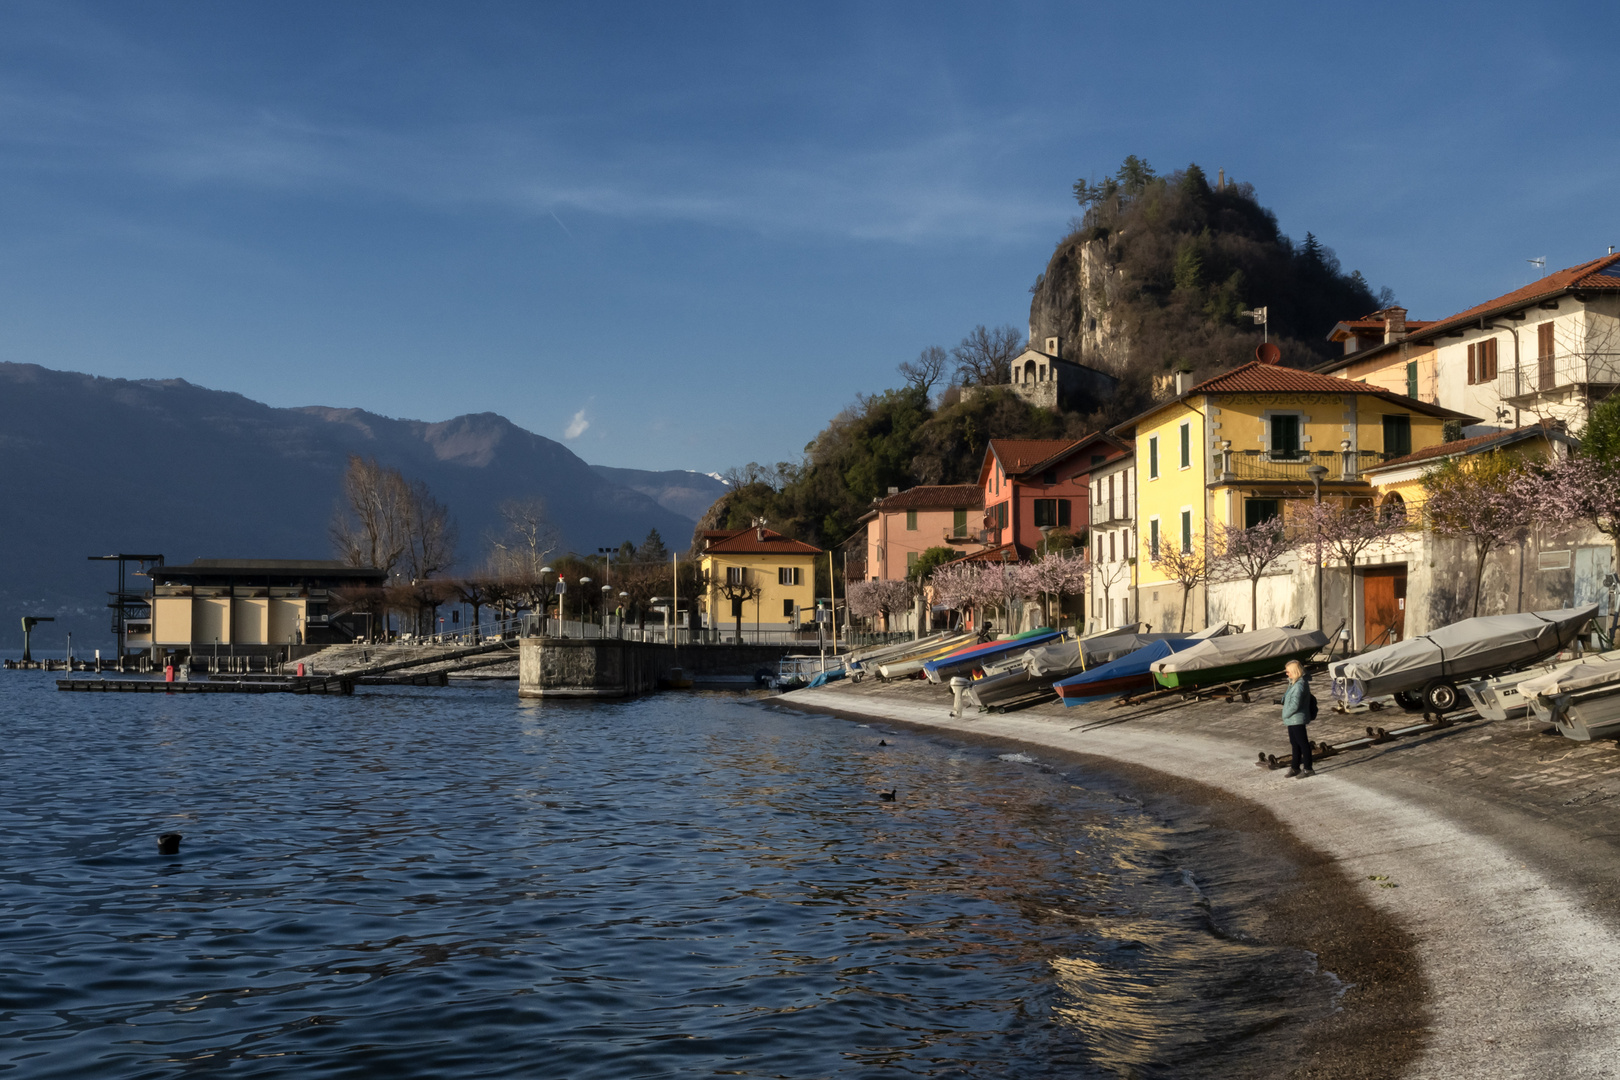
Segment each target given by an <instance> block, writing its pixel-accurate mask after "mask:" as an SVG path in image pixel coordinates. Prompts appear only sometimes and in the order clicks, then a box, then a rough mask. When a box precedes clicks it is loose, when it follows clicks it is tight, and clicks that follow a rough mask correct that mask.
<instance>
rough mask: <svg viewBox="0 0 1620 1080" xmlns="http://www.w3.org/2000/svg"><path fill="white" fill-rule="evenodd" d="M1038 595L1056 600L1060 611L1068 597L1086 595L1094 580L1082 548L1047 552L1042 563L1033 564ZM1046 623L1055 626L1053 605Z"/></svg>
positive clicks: (1089, 563)
mask: <svg viewBox="0 0 1620 1080" xmlns="http://www.w3.org/2000/svg"><path fill="white" fill-rule="evenodd" d="M1030 571H1031V576H1032V578H1033V581H1034V585H1035V590H1036V592H1037V593H1038V594H1039V595H1041V596H1042V597H1056V598H1057V606H1058V610H1059V611H1061V610H1062V609H1063V598H1064V597H1065V596H1083V595H1085V591H1086V583H1087V581H1089V580H1090V578H1091V559H1090V558H1088V557H1087V556H1086V554H1085V552H1084V551H1083V550H1081V549H1079V548H1072V549H1070V550H1067V551H1052V552H1048V554H1047V555H1046V557H1045V558H1043V559H1041V561H1040V562H1037V563H1031V564H1030ZM1046 624H1047V625H1048V626H1052V625H1054V622H1053V618H1052V609H1051V606H1050V604H1048V605H1047V608H1046Z"/></svg>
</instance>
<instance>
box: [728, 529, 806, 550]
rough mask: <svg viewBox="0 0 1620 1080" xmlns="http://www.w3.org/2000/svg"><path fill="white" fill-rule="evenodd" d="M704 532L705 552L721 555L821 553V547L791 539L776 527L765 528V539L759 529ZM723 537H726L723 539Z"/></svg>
mask: <svg viewBox="0 0 1620 1080" xmlns="http://www.w3.org/2000/svg"><path fill="white" fill-rule="evenodd" d="M727 531H729V532H730V535H729V536H725V535H724V532H721V531H718V530H717V531H715V532H707V533H705V534H704V537H705V539H707V540H708V543H707V544H706V545H705V546H704V548H703V554H705V555H709V554H719V555H820V554H821V549H820V548H818V547H815V546H814V545H811V544H806V543H805V542H804V541H802V540H793V539H789V538H788V537H786V536H783V535H782V534H781V533H779V532H777V531H776V530H774V529H766V530H765V539H763V540H761V539H760V538H759V531H758V530H757V529H733V530H727ZM722 537H724V538H723V539H722Z"/></svg>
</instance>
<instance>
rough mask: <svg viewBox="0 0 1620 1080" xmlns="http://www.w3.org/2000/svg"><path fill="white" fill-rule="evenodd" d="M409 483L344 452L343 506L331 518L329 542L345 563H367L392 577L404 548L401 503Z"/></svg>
mask: <svg viewBox="0 0 1620 1080" xmlns="http://www.w3.org/2000/svg"><path fill="white" fill-rule="evenodd" d="M409 500H410V485H408V484H407V483H406V482H405V478H404V477H403V476H401V475H400V473H399V470H398V469H389V468H385V467H383V466H382V465H379V464H377V461H376V459H375V458H362V457H361V456H360V455H359V454H350V455H349V467H348V468H347V469H346V470H345V471H344V473H343V504H342V506H341V507H340V508H339V510H338V511H337V513H336V515H334V517H333V519H332V526H331V533H332V542H333V543H334V544H336V545H337V549H338V553H339V554H340V555H341V556H342V558H343V561H344V562H346V563H348V564H349V565H350V566H370V567H375V568H376V569H378V570H382V571H385V572H387V573H388V574H390V575H392V574H393V572H394V568H395V567H396V566H397V565H398V563H399V561H400V559H401V558H402V557H403V556H404V554H405V552H406V549H407V548H408V547H409V546H410V539H409V533H408V530H407V526H406V517H407V509H406V504H407V503H408V502H409Z"/></svg>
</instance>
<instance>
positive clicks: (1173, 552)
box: [1153, 536, 1209, 630]
mask: <svg viewBox="0 0 1620 1080" xmlns="http://www.w3.org/2000/svg"><path fill="white" fill-rule="evenodd" d="M1153 565H1154V566H1155V567H1156V568H1157V569H1158V571H1159V572H1160V573H1161V574H1163V575H1165V576H1166V577H1168V578H1169V579H1170V580H1171V581H1174V582H1175V583H1176V584H1177V585H1180V586H1181V623H1180V629H1182V630H1186V629H1187V602H1188V600H1189V599H1190V598H1191V597H1192V592H1193V590H1194V589H1196V588H1198V586H1199V583H1200V582H1203V581H1206V580H1208V578H1209V553H1208V552H1207V551H1205V550H1204V546H1203V544H1202V543H1201V542H1200V539H1199V537H1197V536H1194V537H1193V538H1192V543H1191V545H1189V546H1188V548H1187V550H1186V551H1183V550H1182V549H1181V547H1180V545H1177V544H1172V543H1161V544H1160V545H1159V554H1158V557H1157V558H1155V559H1154V560H1153Z"/></svg>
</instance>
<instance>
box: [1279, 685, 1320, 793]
mask: <svg viewBox="0 0 1620 1080" xmlns="http://www.w3.org/2000/svg"><path fill="white" fill-rule="evenodd" d="M1284 670H1285V671H1287V672H1288V689H1287V690H1286V691H1285V692H1284V693H1283V702H1282V719H1283V725H1284V726H1285V727H1287V728H1288V747H1289V749H1291V750H1292V751H1293V752H1294V756H1293V760H1292V761H1291V762H1290V764H1289V767H1288V772H1287V773H1286V774H1285V775H1287V776H1290V777H1293V776H1315V775H1316V770H1315V769H1313V768H1311V740H1310V737H1309V736H1308V735H1307V734H1306V726H1305V725H1307V724H1309V723H1310V722H1311V721H1312V720H1314V719H1316V695H1315V694H1312V693H1311V684H1310V682H1309V681H1307V680H1306V678H1305V668H1304V666H1303V665H1301V664H1300V662H1299V661H1298V660H1290V661H1288V665H1287V667H1286V668H1284Z"/></svg>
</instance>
